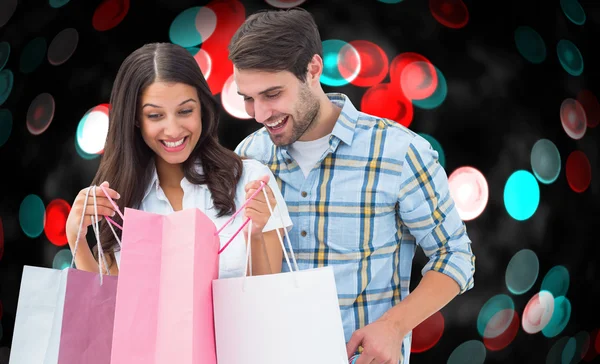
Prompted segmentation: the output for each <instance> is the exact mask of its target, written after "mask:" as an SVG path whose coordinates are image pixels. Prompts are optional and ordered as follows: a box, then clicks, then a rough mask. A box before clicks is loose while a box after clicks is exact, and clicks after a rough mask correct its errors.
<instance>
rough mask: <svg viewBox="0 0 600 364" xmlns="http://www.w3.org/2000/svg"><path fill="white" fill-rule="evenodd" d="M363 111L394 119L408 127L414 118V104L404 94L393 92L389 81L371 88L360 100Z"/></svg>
mask: <svg viewBox="0 0 600 364" xmlns="http://www.w3.org/2000/svg"><path fill="white" fill-rule="evenodd" d="M360 108H361V111H362V112H364V113H367V114H370V115H374V116H378V117H381V118H386V119H390V120H394V121H396V122H398V123H399V124H402V125H404V126H406V127H408V126H409V125H410V123H411V122H412V120H413V105H412V103H411V102H410V101H408V100H407V99H406V98H405V97H404V96H402V94H396V93H394V92H393V90H392V87H391V86H390V84H389V83H380V84H378V85H375V86H373V87H371V88H369V89H368V90H367V91H366V92H365V93H364V95H363V97H362V100H361V102H360Z"/></svg>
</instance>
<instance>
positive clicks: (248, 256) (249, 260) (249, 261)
mask: <svg viewBox="0 0 600 364" xmlns="http://www.w3.org/2000/svg"><path fill="white" fill-rule="evenodd" d="M263 194H264V195H265V200H266V201H267V206H268V207H269V212H270V213H271V216H273V214H274V212H273V207H272V206H271V202H270V201H269V196H267V192H266V191H265V190H264V189H263ZM277 212H278V213H279V214H278V215H279V220H280V221H281V225H285V224H284V222H283V216H282V215H281V209H278V210H277ZM283 231H284V233H285V236H286V238H287V242H288V247H289V249H290V255H291V256H292V262H293V263H294V268H296V270H295V271H294V270H293V269H292V265H291V264H290V259H289V257H288V254H287V251H286V250H285V244H284V243H283V238H282V237H281V233H280V232H279V228H277V229H275V232H276V233H277V238H278V240H279V244H280V245H281V249H282V251H283V255H284V256H285V261H286V263H287V266H288V268H289V270H290V272H292V273H296V272H298V271H299V270H300V269H299V268H298V263H297V262H296V256H295V255H294V249H293V248H292V241H291V240H290V236H289V235H288V231H287V228H285V226H284V227H283ZM251 233H252V220H250V222H249V223H248V243H247V248H246V268H245V270H244V277H247V275H248V272H250V275H252V253H251V250H252V241H251ZM248 268H250V270H249V269H248ZM293 276H294V281H295V283H296V286H297V287H298V279H297V278H296V274H293ZM245 283H246V282H245V281H244V285H243V288H242V289H243V290H245V287H246V284H245Z"/></svg>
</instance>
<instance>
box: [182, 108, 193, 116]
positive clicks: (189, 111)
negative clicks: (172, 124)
mask: <svg viewBox="0 0 600 364" xmlns="http://www.w3.org/2000/svg"><path fill="white" fill-rule="evenodd" d="M179 113H180V114H182V115H187V114H191V113H192V109H187V110H181V111H180V112H179Z"/></svg>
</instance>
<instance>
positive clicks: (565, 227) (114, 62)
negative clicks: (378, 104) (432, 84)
mask: <svg viewBox="0 0 600 364" xmlns="http://www.w3.org/2000/svg"><path fill="white" fill-rule="evenodd" d="M0 1H2V2H4V1H8V0H0ZM100 3H101V1H98V0H71V1H70V2H69V3H68V4H66V5H65V6H63V7H61V8H58V9H55V8H52V7H50V6H49V4H48V2H47V1H42V0H29V1H25V0H19V1H18V6H17V8H16V11H15V13H14V15H13V16H12V18H11V19H10V21H9V22H8V23H7V24H6V25H5V26H3V27H1V28H0V41H7V42H9V44H10V46H11V55H10V58H9V59H8V63H7V65H6V66H5V68H7V69H11V70H12V71H13V73H14V75H15V80H14V88H13V90H12V93H11V95H10V96H9V98H8V99H7V101H6V102H5V103H4V104H3V105H1V106H0V108H5V109H9V110H10V111H11V112H12V115H13V127H12V133H11V135H10V138H9V139H8V141H7V142H6V144H4V145H3V146H1V147H0V186H1V187H0V218H1V220H2V225H3V228H4V254H3V256H1V260H0V301H1V304H2V308H3V309H2V314H1V315H2V317H1V328H0V336H1V338H0V348H2V349H0V364H1V363H7V362H8V359H7V358H8V347H10V344H11V339H12V330H13V325H14V320H15V312H16V307H17V298H18V291H19V285H20V277H21V273H22V269H23V265H34V266H47V267H51V266H52V259H53V258H54V256H55V254H56V253H57V252H58V251H59V250H61V249H65V247H64V246H62V247H57V246H55V245H53V244H51V243H50V242H49V240H48V239H47V237H46V236H45V234H44V233H42V234H41V235H40V236H39V237H38V238H35V239H31V238H28V237H27V236H26V235H25V234H24V233H23V231H22V230H21V227H20V225H19V206H20V203H21V201H22V200H23V198H24V197H25V196H26V195H28V194H37V195H38V196H40V197H41V198H42V200H43V201H44V204H45V205H47V204H48V203H49V202H50V201H52V200H54V199H64V200H66V201H68V202H69V203H72V201H73V199H74V198H75V195H76V194H77V192H78V191H79V190H80V189H81V188H83V187H86V186H88V185H89V183H90V182H91V180H92V178H93V176H94V174H95V171H96V169H97V166H98V163H99V159H98V158H97V159H93V160H86V159H83V158H81V157H80V156H79V155H78V154H77V152H76V150H75V147H74V138H75V131H76V129H77V125H78V123H79V120H80V119H81V118H82V116H83V115H84V114H85V112H86V111H88V110H89V109H90V108H92V107H94V106H96V105H99V104H102V103H108V101H109V95H110V90H111V87H112V81H113V79H114V77H115V75H116V72H117V70H118V67H119V65H120V63H121V62H122V61H123V59H124V58H125V57H126V56H127V55H128V54H129V53H130V52H132V51H133V50H134V49H136V48H138V47H140V46H141V45H143V44H145V43H148V42H156V41H164V42H168V41H169V26H170V24H171V22H172V20H173V19H174V18H175V17H176V16H177V15H178V14H179V13H180V12H182V11H183V10H185V9H187V8H189V7H192V6H200V5H206V4H207V3H208V1H192V0H155V1H149V0H147V1H146V0H144V1H142V0H137V1H136V0H132V2H131V5H130V9H129V12H128V14H127V15H126V17H125V18H124V20H123V21H122V22H121V23H120V24H119V25H118V26H116V27H115V28H113V29H110V30H107V31H102V32H100V31H96V30H95V29H94V28H93V27H92V16H93V14H94V10H95V9H96V7H97V6H98V5H99V4H100ZM242 3H243V4H244V5H245V8H246V15H249V14H250V13H252V12H254V11H256V10H258V9H264V8H270V6H269V5H268V4H267V3H265V2H263V1H246V0H244V1H242ZM464 3H465V4H466V6H467V8H468V9H469V22H468V24H467V25H466V26H465V27H464V28H461V29H451V28H448V27H445V26H443V25H442V24H440V23H438V22H437V21H436V20H435V19H434V17H433V16H432V15H431V12H430V10H429V8H428V1H427V0H405V1H403V2H401V3H398V4H384V3H382V2H379V1H375V0H357V1H341V0H336V1H333V0H325V1H317V0H308V1H306V2H305V3H304V4H302V7H304V8H305V9H307V10H309V11H310V12H311V13H312V14H313V15H314V16H315V19H316V21H317V23H318V25H319V27H320V31H321V37H322V39H323V40H326V39H333V38H337V39H342V40H345V41H348V42H349V41H351V40H355V39H365V40H369V41H372V42H374V43H376V44H378V45H379V46H381V47H382V49H383V50H384V51H385V53H386V54H387V56H388V58H389V60H390V61H391V60H392V59H393V58H394V57H395V56H396V55H398V54H400V53H402V52H416V53H420V54H422V55H424V56H426V57H427V58H428V59H429V60H430V61H431V62H432V63H433V64H434V65H435V66H436V67H438V68H439V69H440V70H441V71H442V72H443V74H444V75H445V77H446V79H447V82H448V96H447V99H446V100H445V102H444V103H443V104H442V105H441V106H440V107H438V108H436V109H433V110H423V109H419V108H414V118H413V122H412V124H411V126H410V127H411V129H413V130H414V131H416V132H419V133H427V134H430V135H432V136H434V137H435V138H436V139H437V140H438V141H439V142H440V144H441V145H442V147H443V148H444V151H445V154H446V171H447V173H448V174H450V173H451V172H452V171H454V170H455V169H456V168H458V167H461V166H473V167H475V168H477V169H478V170H479V171H481V172H482V173H483V174H484V176H485V177H486V179H487V182H488V185H489V190H490V194H489V202H488V204H487V207H486V209H485V211H484V212H483V213H482V214H481V216H479V217H478V218H476V219H475V220H472V221H468V222H467V223H466V224H467V229H468V232H469V235H470V237H471V240H472V241H473V246H472V247H473V251H474V253H475V255H476V257H477V261H476V273H475V288H473V289H472V290H470V291H469V292H467V293H466V294H464V295H462V296H459V297H457V298H456V299H455V300H454V301H453V302H451V303H450V304H449V305H448V306H447V307H445V308H444V309H443V310H442V314H443V316H444V319H445V330H444V334H443V336H442V338H441V340H440V341H439V343H438V344H437V345H436V346H434V347H433V348H432V349H430V350H428V351H426V352H424V353H420V354H412V356H411V362H412V363H445V362H446V361H447V358H448V357H449V356H450V354H451V353H452V351H453V350H454V349H455V348H456V347H457V346H458V345H460V344H461V343H463V342H465V341H467V340H481V335H479V333H478V332H477V326H476V322H477V317H478V314H479V311H480V309H481V307H482V306H483V304H484V303H485V302H486V301H487V300H488V299H489V298H491V297H492V296H494V295H496V294H500V293H505V294H508V295H510V296H511V297H512V298H513V300H514V302H515V310H516V311H517V313H518V314H519V317H520V316H521V314H522V312H523V308H524V307H525V305H526V304H527V302H528V301H529V299H530V298H531V296H532V295H533V294H534V293H535V292H536V290H539V288H540V284H541V281H542V279H543V277H544V275H545V273H546V272H548V270H550V268H552V267H553V266H556V265H563V266H565V267H566V268H567V269H568V270H569V273H570V288H569V291H568V293H567V297H568V299H569V300H570V302H571V305H572V313H571V317H570V321H569V323H568V325H567V326H566V328H565V329H564V330H563V332H562V333H561V334H559V335H558V336H556V337H554V338H546V337H545V336H543V335H542V334H541V333H539V334H534V335H529V334H527V333H525V332H524V331H523V330H522V328H520V329H519V332H518V334H517V336H516V338H515V340H514V342H512V343H511V344H510V345H509V346H508V347H506V348H505V349H503V350H500V351H491V350H488V351H487V357H486V363H516V362H519V363H521V362H523V363H545V362H547V359H548V353H549V351H550V349H551V348H552V347H553V345H554V344H555V343H556V342H557V341H558V340H560V339H561V338H563V337H572V336H575V335H576V334H578V333H580V332H582V331H585V332H587V333H592V332H593V330H595V329H597V328H598V327H599V325H600V315H599V314H598V307H599V306H600V305H599V304H598V300H600V285H599V284H598V283H597V278H598V272H599V269H598V261H599V260H598V258H597V253H598V249H597V248H596V245H597V244H598V242H599V239H598V235H597V225H596V224H598V223H600V220H599V218H600V213H599V207H598V204H599V202H600V184H599V183H598V178H599V176H598V165H599V163H598V145H597V144H598V143H597V140H598V128H588V130H587V132H586V134H585V136H584V137H583V138H582V139H581V140H573V139H571V138H569V137H568V135H567V134H566V133H565V131H564V130H563V128H562V126H561V122H560V117H559V110H560V105H561V103H562V101H563V100H564V99H565V98H569V97H570V98H576V97H577V94H578V93H579V91H581V90H582V89H588V90H590V91H592V92H593V93H594V94H595V95H596V96H598V95H600V90H599V86H598V81H599V79H600V78H599V77H598V75H599V74H600V73H599V71H598V70H599V69H600V66H599V64H600V56H599V55H598V53H599V52H598V51H597V48H598V42H597V37H598V35H599V34H600V32H599V31H598V30H599V24H600V3H598V2H597V1H595V0H581V1H580V4H581V5H582V7H583V8H584V10H585V12H586V15H587V20H586V22H585V24H584V25H576V24H574V23H572V22H571V21H569V20H568V19H567V18H566V17H565V15H564V13H563V11H562V10H561V7H560V3H559V1H558V0H548V1H534V0H523V1H516V0H514V1H512V2H510V1H506V2H500V1H485V0H484V1H475V0H465V1H464ZM520 25H528V26H531V27H533V28H534V29H536V30H537V31H538V32H539V33H540V34H541V35H542V37H543V39H544V41H545V44H546V49H547V57H546V59H545V61H544V62H542V63H541V64H537V65H534V64H532V63H529V62H527V61H526V60H525V59H524V58H523V57H521V55H520V54H519V53H518V51H517V49H516V46H515V40H514V31H515V29H516V28H517V27H518V26H520ZM71 27H72V28H75V29H77V31H78V32H79V43H78V46H77V49H76V51H75V53H74V54H73V56H72V57H71V58H70V59H69V60H68V61H67V62H66V63H64V64H62V65H60V66H53V65H51V64H50V63H49V62H48V60H47V59H44V62H43V63H42V64H41V65H40V67H38V68H37V69H36V70H35V71H34V72H31V73H29V74H24V73H23V72H20V71H19V58H20V52H21V50H22V49H23V47H24V46H25V45H26V44H27V42H28V41H30V40H31V39H33V38H35V37H38V36H42V37H44V38H45V39H46V42H47V44H50V42H51V41H52V39H53V37H54V36H55V35H56V34H57V33H58V32H60V31H61V30H63V29H65V28H71ZM560 39H569V40H571V41H572V42H574V43H575V44H576V45H577V46H578V48H579V50H580V51H581V53H582V55H583V58H584V64H585V69H584V72H583V74H582V75H580V76H577V77H575V76H571V75H569V74H568V73H567V72H565V70H564V69H563V68H562V67H561V65H560V63H559V60H558V57H557V53H556V44H557V43H558V41H559V40H560ZM217 66H218V65H213V67H217ZM384 82H389V76H388V77H386V80H385V81H384ZM324 89H325V90H326V91H327V92H331V91H336V92H343V93H346V94H347V95H348V96H349V97H350V99H351V100H352V102H353V103H354V104H355V105H356V106H357V107H358V106H360V100H361V97H362V95H363V94H364V92H365V90H366V88H364V87H356V86H352V85H348V86H343V87H335V88H334V87H328V86H324ZM42 92H48V93H51V94H52V95H53V96H54V99H55V102H56V110H55V113H54V118H53V121H52V123H51V124H50V126H49V128H48V129H47V130H46V131H45V132H44V133H42V134H41V135H37V136H35V135H32V134H31V133H29V132H28V130H27V127H26V124H25V120H26V115H27V110H28V107H29V104H30V103H31V101H32V100H33V99H34V98H35V97H36V96H37V95H38V94H40V93H42ZM216 98H217V99H218V100H219V103H220V102H221V101H220V95H217V96H216ZM258 127H259V124H257V123H255V122H254V121H253V120H241V119H236V118H233V117H231V116H230V115H228V114H227V113H226V112H225V111H224V110H222V112H221V124H220V138H221V142H222V143H223V144H224V145H225V146H226V147H228V148H231V149H233V148H235V146H236V145H237V144H238V143H239V142H240V141H241V140H242V139H243V137H245V136H246V135H247V134H249V133H251V132H252V131H254V130H256V129H257V128H258ZM540 138H547V139H550V140H552V141H553V142H554V143H555V144H556V146H557V147H558V149H559V151H560V154H561V160H562V165H561V172H560V176H559V177H558V179H557V180H556V182H554V183H552V184H550V185H544V184H540V205H539V207H538V209H537V211H536V213H535V214H534V215H533V216H532V217H531V218H530V219H528V220H525V221H516V220H514V219H513V218H511V217H510V215H508V213H507V211H506V209H505V207H504V202H503V189H504V185H505V183H506V180H507V178H508V177H509V176H510V175H511V173H513V172H514V171H516V170H518V169H525V170H529V171H531V164H530V152H531V148H532V147H533V145H534V143H535V142H536V141H537V140H539V139H540ZM574 150H581V151H583V152H584V153H585V154H586V155H587V157H588V158H589V160H590V164H591V166H592V182H591V185H590V186H589V188H588V189H587V190H586V191H584V192H583V193H576V192H574V191H573V190H572V189H571V188H570V187H569V185H568V183H567V179H566V175H565V161H566V159H567V156H568V155H569V153H571V152H572V151H574ZM523 248H528V249H531V250H533V251H534V252H535V253H536V254H537V256H538V258H539V262H540V271H539V278H538V280H537V281H536V283H535V285H534V286H533V288H532V290H531V291H529V292H527V293H525V294H523V295H519V296H515V295H511V294H510V292H509V291H508V290H507V288H506V285H505V280H504V274H505V271H506V266H507V264H508V262H509V260H510V259H511V257H512V256H513V255H514V254H515V253H516V252H518V251H519V250H521V249H523ZM424 262H425V259H424V256H423V254H422V252H420V251H419V252H418V253H417V257H416V258H415V265H414V269H413V279H412V283H411V288H414V287H415V286H416V284H417V283H418V279H419V278H420V269H421V267H422V264H423V263H424ZM594 339H595V336H594V335H592V346H593V341H594ZM591 350H593V349H591ZM591 354H593V352H591ZM591 356H593V355H591ZM591 356H590V357H591ZM554 359H556V358H554ZM554 359H553V361H552V362H554ZM596 360H597V359H596Z"/></svg>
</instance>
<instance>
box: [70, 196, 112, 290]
mask: <svg viewBox="0 0 600 364" xmlns="http://www.w3.org/2000/svg"><path fill="white" fill-rule="evenodd" d="M95 187H96V186H90V187H89V188H88V189H87V191H86V193H85V200H84V202H83V211H82V213H81V221H80V223H79V229H78V230H77V239H76V240H75V248H74V249H73V259H72V260H71V268H73V267H74V265H75V256H76V255H77V248H78V247H79V238H80V236H81V233H82V228H83V219H84V218H85V209H86V207H87V201H88V198H89V195H90V190H92V196H93V198H94V216H92V218H91V219H92V229H93V230H94V234H95V235H96V245H97V246H98V271H99V273H100V285H102V283H103V280H102V276H103V274H102V263H104V268H105V269H106V273H107V274H108V275H110V271H109V270H108V263H107V262H106V256H105V255H104V250H103V249H102V244H101V243H100V228H99V227H98V203H97V200H96V188H95ZM109 226H110V224H109ZM111 229H112V227H111ZM113 232H114V230H113ZM115 235H116V234H115Z"/></svg>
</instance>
